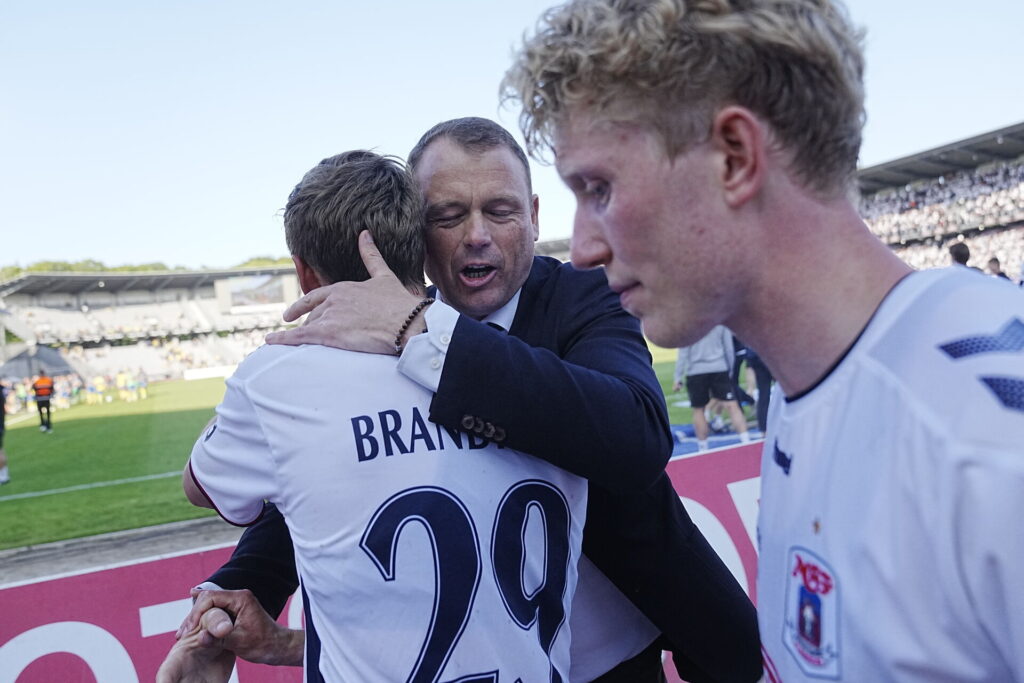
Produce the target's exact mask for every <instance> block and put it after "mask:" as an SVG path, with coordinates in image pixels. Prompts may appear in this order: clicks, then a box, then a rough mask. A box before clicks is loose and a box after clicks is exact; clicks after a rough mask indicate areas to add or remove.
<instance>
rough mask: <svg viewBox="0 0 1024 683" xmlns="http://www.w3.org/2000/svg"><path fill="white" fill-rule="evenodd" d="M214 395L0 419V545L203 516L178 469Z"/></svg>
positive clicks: (678, 414) (192, 386)
mask: <svg viewBox="0 0 1024 683" xmlns="http://www.w3.org/2000/svg"><path fill="white" fill-rule="evenodd" d="M651 351H652V354H653V356H654V361H655V364H654V367H655V371H656V372H657V374H658V379H659V380H660V382H661V386H662V390H663V391H664V392H665V394H666V399H667V401H668V405H669V418H670V420H671V422H672V424H686V423H689V422H690V421H691V417H690V416H691V412H690V409H689V408H681V407H677V406H674V405H673V403H675V402H678V401H681V400H683V399H685V398H686V396H685V393H682V394H673V393H672V371H673V369H674V367H675V351H674V350H671V349H659V348H657V347H652V349H651ZM223 395H224V381H223V380H222V379H210V380H200V381H191V382H186V381H178V382H165V383H162V384H155V385H152V386H151V387H150V395H149V398H148V399H146V400H145V401H138V402H136V403H121V402H118V401H115V402H113V403H106V404H103V405H97V406H86V405H77V406H74V407H72V408H71V409H70V410H64V411H61V412H58V413H54V420H53V432H52V433H50V434H43V433H41V432H40V431H39V421H38V419H37V418H36V416H35V415H34V414H33V415H31V416H28V417H27V418H26V417H25V416H24V414H21V415H12V416H8V418H7V422H8V424H7V433H6V436H5V438H4V447H5V450H6V451H7V455H8V460H9V467H10V471H11V483H9V484H7V485H5V486H3V487H2V488H0V519H2V520H3V522H4V523H3V524H2V525H0V549H5V548H13V547H21V546H27V545H36V544H39V543H46V542H50V541H58V540H62V539H66V538H77V537H79V536H90V535H93V534H99V533H105V532H109V531H120V530H122V529H134V528H138V527H143V526H150V525H153V524H163V523H166V522H175V521H180V520H184V519H194V518H196V517H207V516H212V515H213V514H214V513H213V512H212V511H210V510H204V509H200V508H196V507H193V506H192V505H190V504H189V503H188V501H186V500H185V496H184V494H183V493H182V491H181V477H180V473H181V468H182V466H183V465H184V463H185V461H186V460H187V458H188V454H189V452H190V451H191V449H192V443H193V442H194V441H195V438H196V436H197V435H198V434H199V431H200V430H201V429H202V428H203V426H204V425H205V424H206V422H207V421H208V420H209V419H210V417H211V416H212V415H213V408H214V406H215V405H217V403H219V402H220V400H221V398H222V397H223ZM126 480H127V481H126ZM67 489H71V490H67Z"/></svg>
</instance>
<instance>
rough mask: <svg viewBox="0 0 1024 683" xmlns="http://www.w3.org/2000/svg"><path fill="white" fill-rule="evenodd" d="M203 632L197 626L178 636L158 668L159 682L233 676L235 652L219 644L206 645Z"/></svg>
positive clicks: (206, 682) (214, 681)
mask: <svg viewBox="0 0 1024 683" xmlns="http://www.w3.org/2000/svg"><path fill="white" fill-rule="evenodd" d="M203 633H205V631H203V630H202V627H197V628H196V629H195V630H193V631H191V632H190V633H188V634H186V635H185V636H184V637H182V638H179V639H178V642H176V643H175V644H174V647H172V648H171V651H170V652H168V653H167V658H166V659H164V662H163V664H161V665H160V670H159V671H157V672H156V683H226V681H227V680H228V679H229V678H231V670H232V669H233V668H234V666H235V655H234V654H232V653H231V652H229V651H227V650H225V649H223V648H221V647H219V646H216V645H215V646H208V645H203V644H202V643H201V642H200V640H201V634H203ZM207 635H208V634H207Z"/></svg>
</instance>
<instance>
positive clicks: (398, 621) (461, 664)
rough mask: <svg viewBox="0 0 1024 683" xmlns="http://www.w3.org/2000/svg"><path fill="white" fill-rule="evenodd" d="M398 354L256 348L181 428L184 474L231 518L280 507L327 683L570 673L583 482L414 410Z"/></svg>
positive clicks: (420, 394) (241, 519)
mask: <svg viewBox="0 0 1024 683" xmlns="http://www.w3.org/2000/svg"><path fill="white" fill-rule="evenodd" d="M396 362H397V359H396V358H393V357H388V356H377V355H369V354H358V353H351V352H347V351H339V350H336V349H328V348H325V347H320V346H302V347H287V346H268V347H263V348H261V349H259V350H258V351H256V352H255V353H253V354H252V355H250V356H249V357H248V358H247V359H246V360H245V362H243V363H242V365H241V366H239V368H238V371H237V372H236V373H235V375H234V376H233V377H232V378H231V379H230V380H229V381H228V389H227V393H226V395H225V397H224V402H223V403H222V404H221V405H220V406H219V407H218V409H217V412H218V418H217V421H216V423H215V424H214V425H213V426H212V427H211V428H210V429H209V430H207V433H206V434H205V435H203V436H202V437H200V439H199V440H198V441H197V442H196V445H195V448H194V449H193V451H192V457H191V467H192V471H193V474H194V476H195V479H196V481H197V482H198V484H199V485H200V486H201V487H202V488H203V490H204V491H205V493H206V494H207V495H208V497H209V498H210V500H211V501H212V502H213V503H214V504H215V505H216V506H217V509H218V511H219V512H220V513H221V515H222V516H223V517H224V518H225V519H227V520H228V521H230V522H233V523H237V524H246V523H251V522H253V521H255V519H257V518H258V517H259V515H260V512H261V510H262V507H263V501H264V499H266V500H269V501H271V502H274V503H276V504H277V505H278V507H279V508H280V510H281V512H282V514H283V515H284V518H285V520H286V521H287V524H288V528H289V530H290V532H291V536H292V541H293V543H294V545H295V557H296V564H297V567H298V570H299V576H300V579H301V582H302V587H303V590H304V593H305V595H306V597H307V600H308V607H309V612H308V613H307V614H308V618H309V619H311V621H312V629H311V627H310V624H309V622H308V621H307V626H306V628H307V633H308V632H310V631H314V632H315V636H310V635H307V642H308V643H312V644H313V647H307V653H306V654H307V661H306V666H307V669H312V670H318V671H319V672H320V674H322V676H323V678H324V679H325V680H328V681H356V682H360V683H361V682H364V681H365V682H374V681H404V680H408V681H438V680H444V681H454V680H459V681H463V680H465V681H470V680H471V681H481V682H483V681H498V680H499V675H500V680H501V681H509V682H511V681H515V680H517V679H520V680H522V681H523V682H524V683H527V682H530V681H548V680H552V681H558V680H563V681H567V680H569V675H568V672H569V646H570V628H569V623H568V616H569V614H570V612H571V609H570V608H571V601H572V597H573V594H574V591H575V588H576V581H577V562H578V560H579V556H580V544H581V535H582V528H583V523H584V519H585V515H586V482H585V480H583V479H582V478H580V477H577V476H574V475H571V474H569V473H567V472H565V471H564V470H561V469H559V468H557V467H554V466H553V465H550V464H548V463H546V462H543V461H541V460H538V459H536V458H532V457H530V456H526V455H523V454H521V453H518V452H516V451H513V450H511V449H507V448H501V447H499V446H497V445H494V444H492V443H490V442H487V441H486V440H484V439H482V438H481V437H479V436H475V435H469V434H466V433H463V432H459V431H449V430H447V429H445V428H444V427H441V426H439V425H437V424H434V423H432V422H430V421H429V420H428V419H427V416H428V414H429V406H430V400H431V398H432V395H431V394H430V392H428V391H426V390H424V389H422V388H421V387H419V386H418V385H416V384H414V383H413V382H411V381H409V380H407V379H405V378H404V377H402V376H401V375H400V374H398V372H396V370H395V365H396ZM317 640H318V641H319V657H318V660H319V661H310V659H311V657H312V655H311V653H315V652H316V650H317V647H316V643H317ZM314 678H315V677H314Z"/></svg>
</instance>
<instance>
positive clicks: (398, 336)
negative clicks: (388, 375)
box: [395, 296, 434, 356]
mask: <svg viewBox="0 0 1024 683" xmlns="http://www.w3.org/2000/svg"><path fill="white" fill-rule="evenodd" d="M432 303H434V297H432V296H428V297H427V298H426V299H424V300H423V301H421V302H419V303H418V304H416V308H414V309H412V313H410V314H409V317H408V318H406V319H405V322H404V323H402V327H400V328H399V330H398V334H396V335H395V355H396V356H400V355H402V337H403V336H404V335H405V331H406V330H408V329H409V325H412V321H413V320H415V319H416V316H418V315H419V314H420V311H422V310H423V309H424V308H426V307H427V306H429V305H430V304H432Z"/></svg>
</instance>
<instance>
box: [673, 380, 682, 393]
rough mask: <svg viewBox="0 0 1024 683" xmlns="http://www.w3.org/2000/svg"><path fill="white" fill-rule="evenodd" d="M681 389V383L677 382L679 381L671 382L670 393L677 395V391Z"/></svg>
mask: <svg viewBox="0 0 1024 683" xmlns="http://www.w3.org/2000/svg"><path fill="white" fill-rule="evenodd" d="M682 388H683V383H682V382H679V381H676V382H672V391H674V392H676V393H678V392H679V390H680V389H682Z"/></svg>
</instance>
